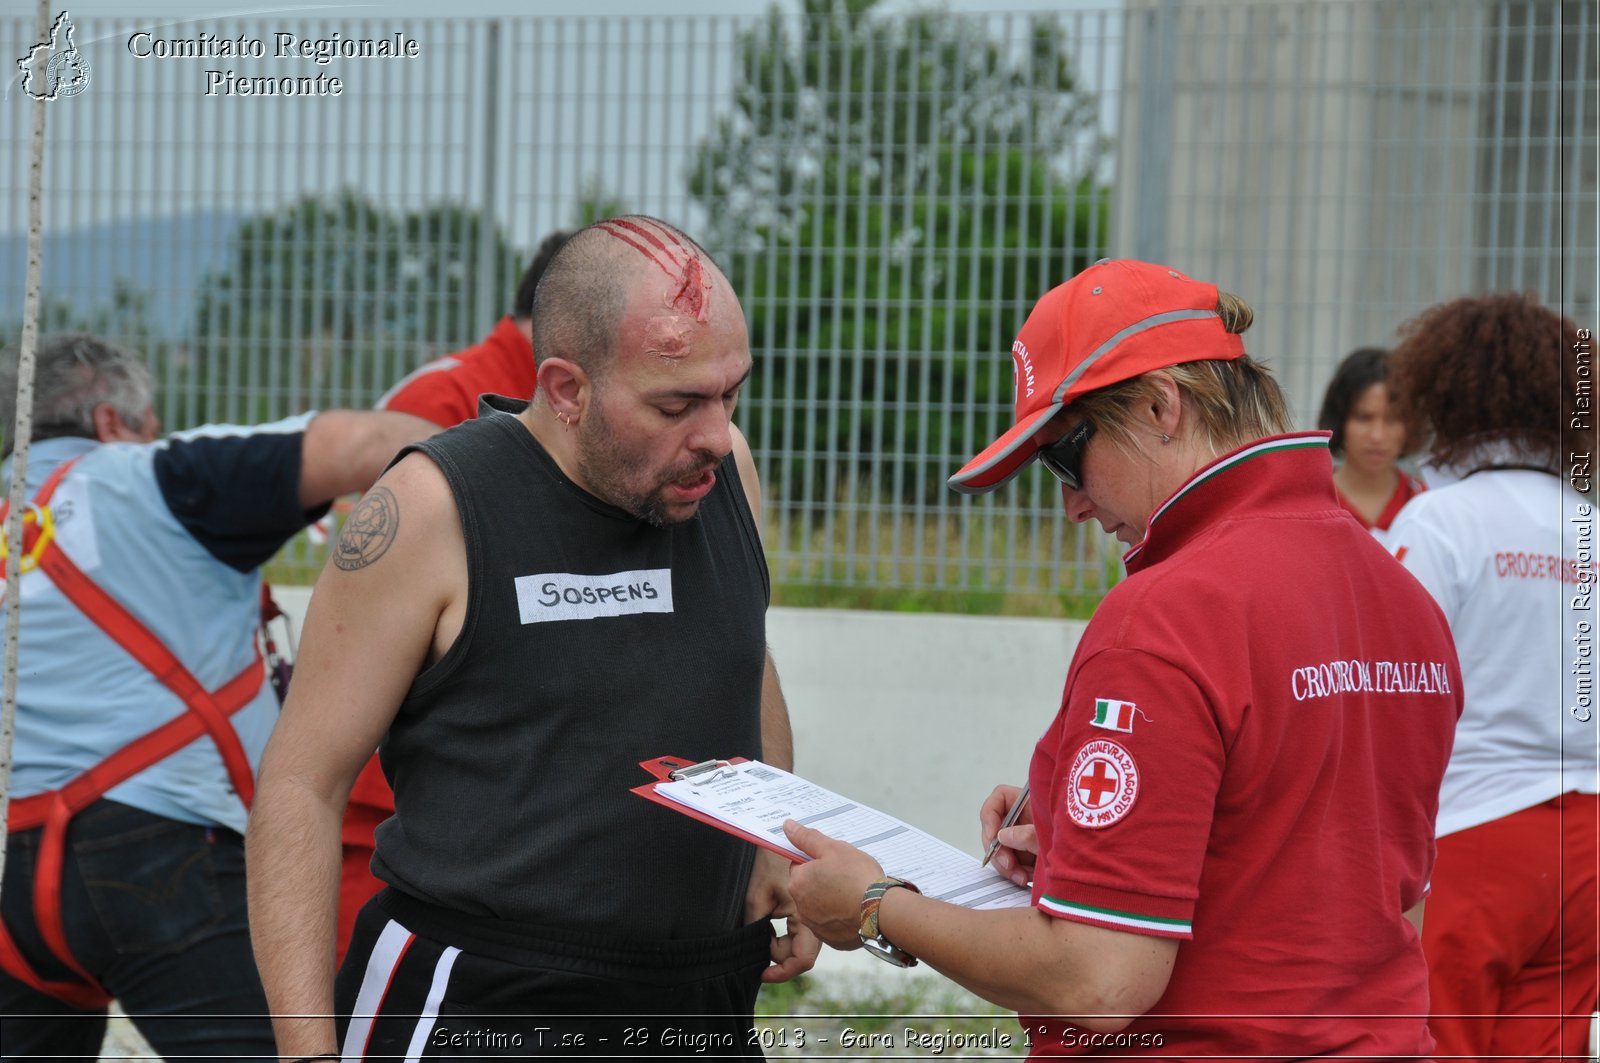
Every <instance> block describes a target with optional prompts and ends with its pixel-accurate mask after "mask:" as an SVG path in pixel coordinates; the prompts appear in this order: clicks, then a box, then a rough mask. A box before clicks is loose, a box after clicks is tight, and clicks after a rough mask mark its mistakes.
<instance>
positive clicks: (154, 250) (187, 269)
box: [0, 211, 248, 337]
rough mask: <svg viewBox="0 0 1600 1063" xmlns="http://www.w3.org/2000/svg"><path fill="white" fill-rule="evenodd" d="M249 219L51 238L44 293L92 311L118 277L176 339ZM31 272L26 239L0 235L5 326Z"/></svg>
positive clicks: (131, 224) (212, 217)
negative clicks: (204, 281) (209, 276)
mask: <svg viewBox="0 0 1600 1063" xmlns="http://www.w3.org/2000/svg"><path fill="white" fill-rule="evenodd" d="M247 216H248V215H245V214H242V213H236V212H232V211H197V212H195V213H192V214H177V215H171V216H168V217H163V218H139V219H133V220H124V221H108V222H103V223H100V224H97V225H86V226H80V227H77V228H73V229H69V230H66V231H64V232H46V233H45V238H44V295H45V297H46V298H49V299H60V300H63V301H64V302H66V303H68V304H69V305H70V306H71V307H72V308H73V309H74V311H77V312H80V313H88V312H90V311H92V310H93V309H95V308H96V307H102V306H107V305H109V304H110V302H111V297H112V290H113V286H114V283H115V282H116V281H117V279H118V278H121V279H123V280H124V281H126V282H127V283H128V284H130V285H131V286H132V287H133V288H135V289H137V290H139V291H141V292H143V293H145V295H146V296H147V297H148V299H149V302H148V304H147V312H148V320H149V322H150V325H151V328H152V329H153V330H154V331H155V332H156V333H157V335H160V336H166V337H173V336H177V335H178V334H180V333H181V332H182V331H183V330H184V329H185V328H187V327H188V325H189V323H190V321H191V320H192V319H193V316H194V303H195V298H196V296H197V294H198V292H199V288H200V281H201V279H202V278H204V276H205V275H206V272H207V271H208V270H211V269H215V268H217V267H219V266H222V265H223V264H225V262H226V256H227V253H228V238H229V237H230V236H232V235H233V233H234V231H235V230H236V229H237V228H238V227H239V224H240V222H242V221H243V220H244V218H246V217H247ZM27 270H28V238H27V235H26V234H24V233H13V234H7V235H3V236H0V321H10V322H15V321H18V320H20V319H21V317H22V301H23V295H24V292H25V287H26V282H27V275H28V274H27Z"/></svg>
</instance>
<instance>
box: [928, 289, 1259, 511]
mask: <svg viewBox="0 0 1600 1063" xmlns="http://www.w3.org/2000/svg"><path fill="white" fill-rule="evenodd" d="M1243 354H1244V341H1243V340H1242V339H1241V338H1240V337H1239V336H1238V335H1237V334H1235V333H1232V332H1229V331H1228V330H1227V329H1226V328H1224V327H1223V324H1222V319H1221V318H1220V317H1219V316H1218V315H1217V286H1216V285H1214V284H1206V283H1203V282H1201V281H1197V280H1193V279H1191V278H1189V277H1186V276H1184V275H1183V274H1182V273H1179V272H1178V271H1177V270H1175V269H1169V268H1167V267H1166V266H1158V265H1155V264H1153V263H1150V262H1134V261H1131V260H1127V259H1117V260H1113V259H1101V260H1100V261H1099V262H1096V263H1095V264H1094V265H1092V266H1090V267H1089V268H1088V269H1086V270H1084V271H1083V272H1082V273H1080V274H1078V275H1077V276H1076V277H1074V278H1072V279H1071V280H1069V281H1067V282H1066V283H1065V284H1061V285H1058V286H1056V287H1055V288H1052V289H1051V290H1050V291H1049V292H1047V293H1045V295H1044V297H1043V298H1041V299H1040V300H1039V301H1038V302H1037V303H1035V304H1034V306H1033V312H1032V313H1030V314H1029V315H1028V320H1027V321H1026V322H1024V323H1023V326H1022V331H1021V332H1020V333H1018V334H1017V339H1016V342H1015V343H1013V344H1012V345H1011V360H1012V362H1013V363H1014V365H1013V371H1014V372H1015V374H1016V388H1017V397H1016V423H1015V424H1013V425H1012V426H1011V428H1010V429H1008V430H1007V431H1006V433H1005V434H1004V435H1002V436H1001V437H1000V438H999V439H996V440H995V441H994V442H993V443H990V444H989V445H988V446H987V447H985V448H983V452H982V453H981V454H979V455H978V456H977V457H975V458H973V459H972V460H971V461H969V462H967V463H966V464H965V465H963V466H962V467H961V471H960V472H958V473H956V474H955V475H954V476H952V477H950V480H949V484H950V487H951V488H952V489H954V490H956V491H960V492H962V493H963V494H969V495H976V494H983V493H984V492H986V491H993V490H994V489H995V488H997V487H999V486H1001V485H1002V484H1004V483H1005V482H1006V481H1007V480H1009V479H1011V478H1012V477H1013V476H1015V475H1017V473H1019V472H1021V471H1022V469H1023V467H1024V466H1026V465H1027V464H1028V462H1030V461H1032V460H1033V458H1034V456H1035V455H1037V454H1038V453H1039V444H1038V442H1037V441H1036V440H1035V439H1034V436H1035V435H1036V434H1037V433H1038V431H1039V429H1041V428H1043V427H1044V425H1045V422H1047V421H1049V420H1050V418H1052V417H1054V416H1055V415H1056V413H1057V412H1058V411H1060V410H1062V409H1065V408H1066V407H1067V406H1069V405H1071V404H1072V401H1073V400H1074V399H1077V398H1079V397H1080V396H1082V395H1086V394H1088V393H1089V392H1091V391H1097V390H1099V389H1100V388H1103V387H1106V386H1108V385H1111V384H1116V383H1120V382H1121V381H1124V380H1131V379H1132V378H1134V377H1136V376H1139V375H1140V374H1141V373H1148V372H1150V371H1151V370H1152V369H1165V368H1166V367H1167V366H1169V365H1178V364H1180V363H1183V362H1198V361H1202V360H1206V359H1216V360H1221V361H1231V360H1233V359H1235V358H1238V357H1240V356H1242V355H1243Z"/></svg>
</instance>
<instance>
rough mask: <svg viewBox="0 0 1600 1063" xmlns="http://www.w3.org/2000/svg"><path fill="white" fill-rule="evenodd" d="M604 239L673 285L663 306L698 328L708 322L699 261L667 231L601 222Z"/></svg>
mask: <svg viewBox="0 0 1600 1063" xmlns="http://www.w3.org/2000/svg"><path fill="white" fill-rule="evenodd" d="M599 228H600V230H601V231H602V232H604V233H606V235H608V236H611V237H614V238H615V239H618V240H621V241H622V242H623V243H624V244H627V245H628V246H629V247H631V248H633V249H634V250H635V251H637V252H638V253H639V254H641V255H643V256H644V257H645V259H647V260H648V261H649V262H650V263H652V264H653V265H654V266H655V267H656V268H657V269H659V270H660V271H661V272H662V273H665V274H666V275H667V276H668V277H669V278H671V280H672V281H673V283H674V285H675V287H673V288H671V289H669V290H668V291H667V293H666V305H667V306H670V307H671V308H672V309H674V310H676V311H678V312H679V313H682V314H691V315H693V316H694V319H695V320H696V321H698V322H700V323H701V324H705V323H706V322H707V321H709V320H711V300H710V298H708V296H709V294H710V292H711V279H710V278H709V277H707V276H706V273H705V269H704V267H702V266H701V264H700V257H699V256H698V255H696V254H695V253H694V252H693V251H692V250H690V249H689V248H688V247H687V246H685V244H684V243H683V241H681V240H679V239H678V237H677V236H676V235H674V234H673V233H672V232H671V231H670V230H666V229H660V230H658V229H657V227H656V226H653V225H650V226H647V225H644V224H640V223H639V222H635V221H632V220H630V219H627V218H617V219H614V220H612V221H607V222H601V223H600V225H599Z"/></svg>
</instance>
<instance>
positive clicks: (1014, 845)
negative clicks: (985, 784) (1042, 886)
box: [978, 784, 1039, 887]
mask: <svg viewBox="0 0 1600 1063" xmlns="http://www.w3.org/2000/svg"><path fill="white" fill-rule="evenodd" d="M1021 792H1022V788H1021V787H1020V786H1006V785H1004V784H1002V785H1000V786H996V787H995V788H994V790H993V792H991V793H990V794H989V796H988V797H987V798H985V799H984V802H983V807H982V808H980V809H979V810H978V823H979V824H980V830H979V835H980V839H979V840H980V841H981V842H982V843H983V849H984V852H988V851H989V843H990V842H992V841H994V840H995V835H996V832H998V834H999V837H1000V848H998V849H996V850H995V852H994V858H993V859H992V860H990V861H989V866H990V867H992V868H994V869H995V870H996V871H998V872H1000V873H1001V874H1002V875H1004V876H1005V877H1006V878H1009V879H1010V880H1011V881H1012V882H1015V883H1016V884H1017V885H1019V886H1023V887H1026V886H1027V885H1028V884H1029V883H1030V882H1032V881H1033V865H1034V863H1035V861H1037V860H1038V857H1039V834H1038V831H1037V830H1035V829H1034V826H1033V807H1032V805H1029V807H1027V808H1024V809H1023V810H1022V815H1020V816H1018V817H1017V823H1016V826H1014V827H1007V828H1006V829H1005V830H1000V824H1001V822H1002V821H1004V820H1005V818H1006V813H1007V812H1009V811H1011V802H1013V801H1015V800H1016V799H1017V795H1018V794H1019V793H1021Z"/></svg>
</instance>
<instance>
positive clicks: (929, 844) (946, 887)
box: [656, 761, 1030, 908]
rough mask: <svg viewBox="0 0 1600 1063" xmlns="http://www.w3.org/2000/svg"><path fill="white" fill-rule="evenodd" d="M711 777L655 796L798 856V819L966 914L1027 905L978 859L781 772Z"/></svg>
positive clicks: (755, 769)
mask: <svg viewBox="0 0 1600 1063" xmlns="http://www.w3.org/2000/svg"><path fill="white" fill-rule="evenodd" d="M713 774H714V777H709V775H708V776H702V777H700V778H695V779H684V780H680V781H678V782H664V783H659V784H657V786H656V792H657V793H659V794H662V795H664V796H666V797H669V798H671V799H672V800H674V801H677V802H678V803H679V804H683V805H687V806H689V807H690V808H693V809H696V810H697V811H700V812H704V813H706V814H707V815H710V816H712V817H713V818H715V819H719V820H722V821H723V822H724V823H728V824H730V825H732V826H735V827H738V828H739V829H740V830H743V831H745V832H746V833H748V834H755V835H759V836H761V837H765V838H770V839H771V840H772V842H773V843H774V844H776V845H778V846H780V847H781V848H783V849H786V850H788V851H789V852H791V853H794V854H795V855H796V856H803V854H802V853H801V852H800V850H798V849H796V848H795V847H794V846H793V845H790V844H789V839H788V838H786V837H784V834H783V821H784V820H786V819H794V820H798V821H799V822H801V823H804V824H805V825H806V826H808V827H814V828H815V829H817V830H820V831H821V832H822V833H824V834H826V835H828V836H829V837H830V838H838V839H839V840H841V841H846V842H849V843H850V844H851V845H854V846H855V847H856V848H858V849H862V850H865V851H866V852H867V853H869V854H870V855H871V856H872V857H873V859H875V860H877V861H878V863H880V864H882V865H883V869H884V871H885V872H887V873H888V874H891V875H894V876H895V877H896V878H903V879H906V880H907V881H909V882H914V883H916V884H917V888H918V889H920V890H921V891H922V892H923V893H924V894H925V895H927V896H929V897H937V898H938V899H939V900H942V901H948V902H950V903H951V904H957V905H960V906H961V907H963V908H1021V907H1026V906H1027V904H1028V903H1029V900H1030V895H1029V892H1028V891H1027V890H1025V889H1023V888H1022V887H1020V886H1017V885H1015V884H1014V883H1012V882H1011V881H1010V880H1008V879H1005V878H1003V877H1001V875H1000V873H999V872H997V871H995V870H994V869H993V868H988V867H984V866H982V865H981V864H980V863H979V862H978V858H977V857H975V856H970V855H968V854H967V853H964V852H962V851H961V850H960V849H957V848H956V847H955V846H953V845H950V844H947V843H945V842H942V841H940V840H939V839H937V838H935V837H933V836H932V835H930V834H926V833H924V832H923V831H920V830H918V829H917V828H915V827H913V826H911V825H910V824H907V823H904V822H902V821H901V820H898V819H895V818H894V817H893V816H890V815H886V814H884V813H882V812H879V811H878V810H877V809H874V808H868V807H867V806H865V805H859V804H856V803H855V802H854V801H851V800H849V799H848V798H845V797H841V796H840V795H838V794H836V793H834V792H833V791H831V790H825V789H823V788H822V787H820V786H818V785H816V784H815V783H811V782H807V781H806V780H804V779H802V778H800V777H799V776H796V775H791V774H789V773H788V772H786V771H784V770H782V769H781V768H774V767H772V766H770V765H767V764H763V763H761V762H760V761H747V762H745V763H742V764H730V765H728V766H727V767H725V768H722V769H720V770H718V771H716V772H715V773H713Z"/></svg>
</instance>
